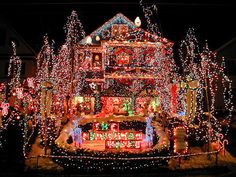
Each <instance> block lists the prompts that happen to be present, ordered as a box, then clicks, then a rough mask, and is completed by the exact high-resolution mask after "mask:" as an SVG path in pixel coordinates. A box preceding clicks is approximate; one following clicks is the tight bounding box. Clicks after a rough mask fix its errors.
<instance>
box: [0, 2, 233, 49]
mask: <svg viewBox="0 0 236 177" xmlns="http://www.w3.org/2000/svg"><path fill="white" fill-rule="evenodd" d="M152 3H155V4H157V7H158V14H157V15H156V16H155V20H156V22H157V23H158V25H159V27H160V30H161V32H162V33H163V35H164V37H166V38H168V39H170V40H172V41H174V42H175V43H176V47H177V46H178V45H179V42H180V40H182V39H183V38H184V36H185V34H186V32H187V30H188V28H189V27H194V28H195V31H196V35H197V37H198V39H199V41H200V44H203V43H204V42H205V40H208V43H209V46H210V48H211V49H212V50H216V49H217V48H219V47H220V46H221V45H223V44H224V43H226V42H228V41H229V40H231V39H232V38H234V37H236V25H235V22H236V20H235V17H236V15H235V12H236V6H235V4H234V3H233V2H230V1H225V0H218V1H215V2H214V1H212V2H211V1H209V0H205V1H200V0H194V1H189V0H177V1H173V0H168V1H167V0H156V1H154V0H152V1H151V0H143V4H146V5H151V4H152ZM72 10H76V11H77V13H78V14H79V18H80V20H81V22H82V23H83V26H84V28H85V31H86V34H89V33H91V32H92V31H94V30H95V29H97V28H98V27H100V26H101V25H102V24H103V23H105V22H106V21H107V20H109V19H110V18H112V17H113V16H114V15H116V14H117V13H119V12H121V13H123V14H124V15H125V16H127V17H128V18H130V19H131V20H132V21H133V20H134V19H135V18H136V16H140V18H141V20H142V27H143V28H145V24H144V21H145V19H144V15H143V12H142V8H141V7H140V5H139V1H138V0H136V1H131V0H114V1H112V2H111V1H105V0H101V1H95V2H93V1H89V0H62V1H53V0H47V1H45V0H41V1H39V0H38V1H26V0H24V1H21V2H20V1H13V0H8V1H6V0H1V2H0V15H1V16H3V17H4V18H5V19H7V21H8V23H10V24H11V25H12V26H13V27H14V28H15V30H16V31H17V32H18V33H19V34H20V35H21V36H23V38H24V39H25V40H26V41H27V42H28V43H29V44H30V45H31V46H32V48H33V49H35V51H36V52H38V51H39V49H40V47H41V45H42V41H43V35H44V34H46V33H48V35H49V37H50V38H51V39H54V40H55V42H56V44H57V45H58V46H59V45H60V44H62V43H63V41H64V37H65V33H64V30H63V26H64V25H65V23H66V21H67V16H69V15H70V13H71V11H72Z"/></svg>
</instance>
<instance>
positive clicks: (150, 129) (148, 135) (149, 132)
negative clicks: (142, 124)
mask: <svg viewBox="0 0 236 177" xmlns="http://www.w3.org/2000/svg"><path fill="white" fill-rule="evenodd" d="M151 123H152V118H151V117H148V118H147V122H146V132H145V133H146V142H147V143H148V147H151V146H152V145H153V127H152V125H151Z"/></svg>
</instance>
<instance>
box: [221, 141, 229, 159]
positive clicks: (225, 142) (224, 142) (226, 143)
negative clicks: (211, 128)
mask: <svg viewBox="0 0 236 177" xmlns="http://www.w3.org/2000/svg"><path fill="white" fill-rule="evenodd" d="M228 144H229V141H228V140H226V139H224V140H223V143H222V145H223V150H224V156H225V145H228Z"/></svg>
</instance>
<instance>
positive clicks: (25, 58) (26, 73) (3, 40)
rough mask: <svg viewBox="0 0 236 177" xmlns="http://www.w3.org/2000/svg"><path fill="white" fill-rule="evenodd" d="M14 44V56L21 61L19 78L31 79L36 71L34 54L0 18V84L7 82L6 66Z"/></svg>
mask: <svg viewBox="0 0 236 177" xmlns="http://www.w3.org/2000/svg"><path fill="white" fill-rule="evenodd" d="M12 41H14V42H15V44H16V54H17V56H19V57H20V59H21V60H22V67H21V78H22V79H24V78H27V77H33V76H34V74H35V70H36V59H35V57H36V53H35V51H34V50H33V49H32V48H31V47H30V46H29V44H28V43H27V42H26V41H25V40H24V39H23V38H22V37H21V36H20V35H19V34H18V33H17V32H16V31H15V30H14V29H13V27H12V26H11V25H10V24H9V23H7V22H6V20H5V19H3V18H1V17H0V67H1V69H0V82H6V81H7V80H8V76H7V75H8V66H9V61H10V57H11V56H12V55H13V50H12V44H11V42H12Z"/></svg>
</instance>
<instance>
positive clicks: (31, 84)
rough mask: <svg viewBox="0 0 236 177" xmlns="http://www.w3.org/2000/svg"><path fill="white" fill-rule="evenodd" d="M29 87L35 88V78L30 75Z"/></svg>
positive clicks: (28, 79)
mask: <svg viewBox="0 0 236 177" xmlns="http://www.w3.org/2000/svg"><path fill="white" fill-rule="evenodd" d="M27 83H28V87H31V88H34V78H33V77H28V78H27Z"/></svg>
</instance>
